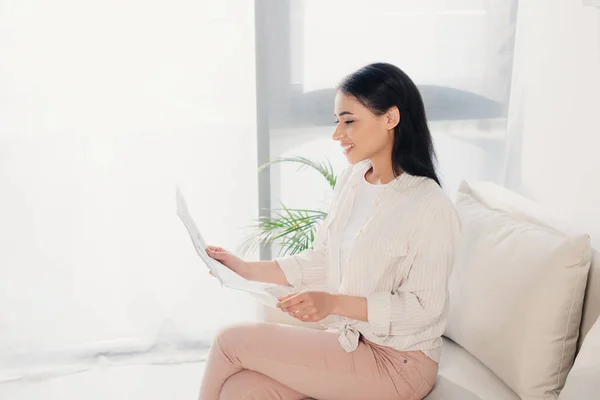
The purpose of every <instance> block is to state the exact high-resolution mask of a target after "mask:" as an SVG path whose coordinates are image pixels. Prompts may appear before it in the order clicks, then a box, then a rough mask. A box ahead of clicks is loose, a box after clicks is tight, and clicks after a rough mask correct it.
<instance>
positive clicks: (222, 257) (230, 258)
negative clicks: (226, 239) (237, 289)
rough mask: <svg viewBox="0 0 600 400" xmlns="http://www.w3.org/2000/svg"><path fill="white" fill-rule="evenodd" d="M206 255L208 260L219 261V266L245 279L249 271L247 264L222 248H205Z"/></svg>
mask: <svg viewBox="0 0 600 400" xmlns="http://www.w3.org/2000/svg"><path fill="white" fill-rule="evenodd" d="M206 254H208V256H209V257H210V258H213V259H215V260H217V261H219V262H220V263H221V264H223V265H225V266H226V267H227V268H229V269H230V270H232V271H233V272H235V273H236V274H238V275H240V276H242V277H244V278H246V275H247V272H248V269H249V267H248V263H247V262H246V261H244V260H242V259H241V258H239V257H236V256H235V255H233V254H232V253H230V252H228V251H227V250H225V249H224V248H222V247H217V246H208V247H207V248H206ZM211 275H212V272H211Z"/></svg>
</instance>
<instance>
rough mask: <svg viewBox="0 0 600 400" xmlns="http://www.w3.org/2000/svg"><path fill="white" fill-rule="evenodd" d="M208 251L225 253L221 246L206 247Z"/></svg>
mask: <svg viewBox="0 0 600 400" xmlns="http://www.w3.org/2000/svg"><path fill="white" fill-rule="evenodd" d="M206 248H207V249H209V250H211V251H216V252H224V251H225V249H224V248H222V247H219V246H211V245H209V246H206Z"/></svg>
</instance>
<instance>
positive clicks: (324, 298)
mask: <svg viewBox="0 0 600 400" xmlns="http://www.w3.org/2000/svg"><path fill="white" fill-rule="evenodd" d="M277 307H278V308H280V309H281V310H282V311H285V312H287V313H288V314H290V315H291V316H292V317H294V318H297V319H299V320H300V321H304V322H317V321H320V320H322V319H324V318H325V317H327V316H329V315H331V314H334V313H335V308H336V297H335V296H334V295H333V294H331V293H327V292H303V293H298V294H290V295H288V296H284V297H279V304H277Z"/></svg>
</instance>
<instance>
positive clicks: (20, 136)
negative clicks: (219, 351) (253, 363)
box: [0, 0, 258, 369]
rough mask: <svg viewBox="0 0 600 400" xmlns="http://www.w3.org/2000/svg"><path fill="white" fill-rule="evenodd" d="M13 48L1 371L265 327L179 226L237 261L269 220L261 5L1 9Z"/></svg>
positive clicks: (5, 88)
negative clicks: (238, 325) (261, 158)
mask: <svg viewBox="0 0 600 400" xmlns="http://www.w3.org/2000/svg"><path fill="white" fill-rule="evenodd" d="M0 32H2V33H1V34H0V54H1V55H2V62H1V63H0V221H2V222H1V223H0V369H1V368H2V367H10V366H14V365H13V364H14V363H17V361H19V360H21V361H23V362H25V361H31V360H30V359H27V358H23V357H22V356H23V355H24V354H29V355H31V356H32V357H33V358H35V357H36V356H38V355H41V354H43V352H52V353H53V354H62V353H63V352H66V353H68V352H70V351H72V350H81V349H85V348H89V349H91V350H98V349H106V350H110V349H114V348H117V349H120V350H124V349H125V350H126V349H129V350H132V349H133V350H135V349H143V348H144V346H150V345H152V344H153V343H154V342H155V341H159V342H161V341H163V342H175V343H178V344H182V343H183V344H185V343H186V341H187V342H188V343H189V342H193V341H196V340H201V339H205V340H210V336H208V335H207V333H209V332H214V331H215V330H216V329H218V328H219V327H220V326H221V325H223V324H224V323H226V322H230V321H233V320H237V319H240V318H248V317H252V315H253V313H254V310H255V308H254V306H253V305H252V303H245V301H244V300H246V298H245V297H243V298H242V297H240V296H238V295H234V294H232V293H231V292H228V291H225V290H222V289H221V288H220V287H219V285H218V284H217V283H216V282H215V280H214V279H212V278H210V276H209V275H208V273H207V272H206V270H205V269H204V268H203V265H202V264H201V262H200V261H199V259H198V257H197V255H196V254H195V253H194V249H193V246H192V245H191V242H190V239H189V237H188V235H187V232H186V231H185V229H184V227H183V224H181V222H180V221H179V220H178V218H177V216H176V209H175V184H176V182H178V183H179V184H180V186H181V188H182V189H183V191H184V194H185V195H186V197H187V199H188V203H189V206H190V210H191V212H192V214H193V215H194V217H195V218H196V219H197V222H198V225H199V226H200V229H201V230H202V231H203V232H204V234H205V236H206V239H207V241H209V242H211V243H214V244H220V245H222V246H224V247H228V248H235V247H236V246H237V245H238V244H239V243H240V242H241V239H242V237H243V233H242V231H241V230H240V228H241V227H244V226H247V225H249V224H250V223H251V220H252V219H256V218H257V207H258V206H257V180H256V163H257V161H256V127H255V126H256V112H255V108H256V104H255V86H254V78H255V69H254V57H255V56H254V6H253V4H252V2H248V1H245V0H228V1H223V0H218V1H217V0H214V1H201V2H198V1H191V0H176V1H169V2H157V1H150V2H148V1H139V0H130V1H121V0H119V1H116V0H109V1H103V2H77V1H69V0H55V1H52V2H45V1H33V2H0ZM17 356H19V357H17ZM38 361H39V360H38ZM19 362H20V361H19Z"/></svg>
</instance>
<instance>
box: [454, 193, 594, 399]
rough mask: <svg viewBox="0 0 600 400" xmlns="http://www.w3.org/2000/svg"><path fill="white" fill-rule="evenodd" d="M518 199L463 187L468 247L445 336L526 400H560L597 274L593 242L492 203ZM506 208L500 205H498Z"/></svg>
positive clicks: (460, 202)
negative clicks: (591, 277)
mask: <svg viewBox="0 0 600 400" xmlns="http://www.w3.org/2000/svg"><path fill="white" fill-rule="evenodd" d="M498 196H512V197H513V198H512V199H511V202H512V203H513V204H514V200H515V199H516V198H519V201H521V202H522V203H523V206H522V207H520V210H521V211H523V210H525V211H526V210H527V209H528V208H531V209H533V208H535V205H534V203H532V202H530V201H528V200H526V199H524V198H520V196H516V195H515V194H513V193H510V192H508V191H507V190H505V189H502V188H500V187H498V186H496V185H492V184H479V185H478V184H467V183H465V182H464V183H463V184H462V185H461V187H460V189H459V193H458V196H457V200H456V207H457V210H458V212H459V215H460V218H461V222H462V231H463V238H462V245H461V249H460V251H459V252H458V255H457V260H456V264H455V266H454V270H453V273H452V276H451V279H450V318H449V323H448V328H447V330H446V336H448V337H449V338H451V339H452V340H454V341H455V342H456V343H458V344H459V345H461V346H462V347H464V348H465V349H466V350H467V351H469V352H470V353H471V354H473V355H474V356H475V357H477V358H478V359H479V360H480V361H482V362H483V364H485V365H486V366H487V367H488V368H489V369H490V370H492V371H493V372H494V373H495V374H496V375H497V376H498V377H499V378H501V379H502V380H503V381H504V382H505V383H506V384H507V385H508V386H509V387H510V388H511V389H512V390H513V391H514V392H516V393H517V395H519V396H520V397H522V398H526V399H555V398H556V393H557V392H558V391H559V390H560V389H561V388H562V387H563V385H564V382H565V379H566V376H567V373H568V372H569V369H570V367H571V365H572V362H573V358H574V355H575V351H576V346H577V337H578V330H579V324H580V321H581V310H582V304H583V296H584V292H585V285H586V281H587V274H588V270H589V267H590V259H591V248H590V241H589V237H588V236H587V235H566V234H564V233H562V232H560V231H557V230H555V229H553V228H550V227H549V226H546V225H544V224H540V223H536V222H535V221H534V220H533V219H531V218H527V215H526V212H525V213H521V212H513V211H514V210H513V211H510V212H509V211H508V210H502V209H499V208H494V207H493V206H490V202H489V201H486V197H487V198H492V199H493V198H494V197H498ZM498 203H501V202H498Z"/></svg>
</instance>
